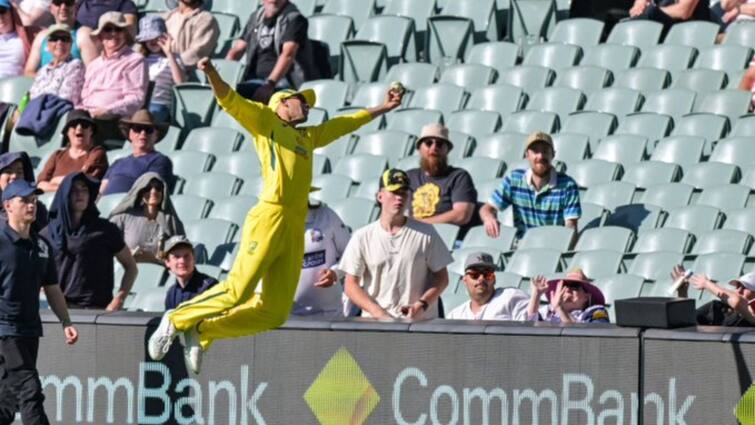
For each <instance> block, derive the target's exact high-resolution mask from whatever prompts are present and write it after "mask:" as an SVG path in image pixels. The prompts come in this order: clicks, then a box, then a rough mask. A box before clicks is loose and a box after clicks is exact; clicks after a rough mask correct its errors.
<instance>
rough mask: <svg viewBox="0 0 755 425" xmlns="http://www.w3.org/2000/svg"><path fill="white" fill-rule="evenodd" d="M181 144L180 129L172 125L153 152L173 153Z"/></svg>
mask: <svg viewBox="0 0 755 425" xmlns="http://www.w3.org/2000/svg"><path fill="white" fill-rule="evenodd" d="M244 132H246V130H244ZM182 142H183V140H181V129H180V128H178V127H176V126H174V125H172V126H170V127H168V132H167V133H165V137H164V138H163V139H162V140H160V143H158V144H156V145H155V150H156V151H158V152H160V153H166V152H169V151H174V150H176V149H178V148H179V147H180V146H181V143H182ZM124 146H125V145H124Z"/></svg>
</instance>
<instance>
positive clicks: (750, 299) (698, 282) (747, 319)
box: [671, 266, 755, 327]
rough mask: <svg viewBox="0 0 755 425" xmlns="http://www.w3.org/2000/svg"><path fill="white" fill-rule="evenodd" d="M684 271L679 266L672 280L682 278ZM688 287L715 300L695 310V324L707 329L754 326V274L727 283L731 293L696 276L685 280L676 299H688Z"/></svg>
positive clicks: (673, 272)
mask: <svg viewBox="0 0 755 425" xmlns="http://www.w3.org/2000/svg"><path fill="white" fill-rule="evenodd" d="M685 273H686V271H685V270H684V268H683V267H681V266H676V267H674V270H673V271H672V272H671V278H672V279H673V280H674V281H676V280H677V279H681V278H684V275H685ZM689 284H692V286H693V287H694V288H695V289H697V290H699V291H703V292H705V291H707V292H710V293H711V294H713V296H715V297H716V298H718V299H716V300H713V301H710V302H707V303H705V304H703V305H702V306H700V307H699V308H698V309H697V311H696V316H697V324H698V325H708V326H746V327H749V326H755V273H746V274H744V275H742V276H740V277H739V278H737V279H734V280H731V281H729V285H730V286H733V287H734V290H731V289H726V288H725V287H723V286H719V285H717V284H716V283H715V282H713V281H712V280H710V279H709V278H708V277H707V276H704V275H701V274H696V275H693V276H691V277H690V278H688V279H684V280H683V282H682V285H681V286H680V287H679V289H678V290H677V294H676V295H677V296H679V297H681V298H687V290H688V287H689Z"/></svg>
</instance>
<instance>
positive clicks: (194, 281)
mask: <svg viewBox="0 0 755 425" xmlns="http://www.w3.org/2000/svg"><path fill="white" fill-rule="evenodd" d="M216 283H218V280H217V279H214V278H212V277H210V276H207V275H206V274H204V273H200V272H199V271H198V270H194V274H193V275H192V276H191V279H189V282H188V283H186V286H185V287H183V288H182V287H181V285H179V284H178V282H176V283H174V284H173V286H171V287H170V289H168V292H167V293H166V294H165V309H166V310H170V309H174V308H176V307H177V306H178V305H179V304H181V303H182V302H184V301H189V300H190V299H192V298H194V297H196V296H197V295H199V294H201V293H202V292H204V291H206V290H208V289H210V288H212V287H213V286H215V284H216Z"/></svg>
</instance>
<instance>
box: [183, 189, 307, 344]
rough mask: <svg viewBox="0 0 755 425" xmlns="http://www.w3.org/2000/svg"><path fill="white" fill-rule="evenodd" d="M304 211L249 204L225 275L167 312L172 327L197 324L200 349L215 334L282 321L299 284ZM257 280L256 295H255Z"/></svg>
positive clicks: (243, 333) (226, 335)
mask: <svg viewBox="0 0 755 425" xmlns="http://www.w3.org/2000/svg"><path fill="white" fill-rule="evenodd" d="M306 213H307V211H306V209H305V210H304V211H303V212H299V211H291V208H290V207H284V206H282V205H277V204H270V203H265V202H260V203H259V204H257V205H256V206H255V207H254V208H252V210H251V211H250V212H249V214H247V216H246V219H245V220H244V227H243V229H242V236H241V245H240V246H239V251H238V254H237V255H236V259H235V260H234V263H233V267H232V268H231V271H230V273H229V274H228V278H227V279H226V280H225V281H224V282H221V283H218V284H217V285H215V286H213V287H212V288H210V289H208V290H207V291H205V292H203V293H201V294H199V295H198V296H196V297H194V298H192V299H191V300H189V301H186V302H183V303H181V304H180V305H179V306H178V307H176V308H175V310H173V311H172V312H171V313H169V315H168V317H169V318H170V321H171V322H172V323H173V325H174V326H175V327H176V329H177V330H178V331H180V332H183V331H186V330H188V329H191V327H192V326H196V325H197V324H199V327H198V330H199V337H200V343H201V345H202V348H203V349H205V350H206V349H207V348H209V346H210V345H211V344H212V341H213V340H215V339H218V338H236V337H241V336H247V335H254V334H256V333H260V332H264V331H266V330H270V329H274V328H276V327H278V326H280V325H282V324H283V323H284V322H285V321H286V319H287V318H288V315H289V312H290V311H291V307H292V305H293V301H294V295H295V293H296V286H297V284H298V282H299V273H300V272H301V266H302V257H303V255H304V227H305V220H306ZM260 279H262V280H263V281H264V285H263V287H262V293H260V294H255V292H254V290H255V288H256V287H257V284H258V283H259V281H260ZM200 322H201V323H200Z"/></svg>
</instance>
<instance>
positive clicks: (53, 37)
mask: <svg viewBox="0 0 755 425" xmlns="http://www.w3.org/2000/svg"><path fill="white" fill-rule="evenodd" d="M47 41H48V42H49V43H57V42H58V41H62V42H63V43H70V42H71V41H72V40H71V37H69V36H67V35H55V34H53V35H51V36H49V37H47Z"/></svg>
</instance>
